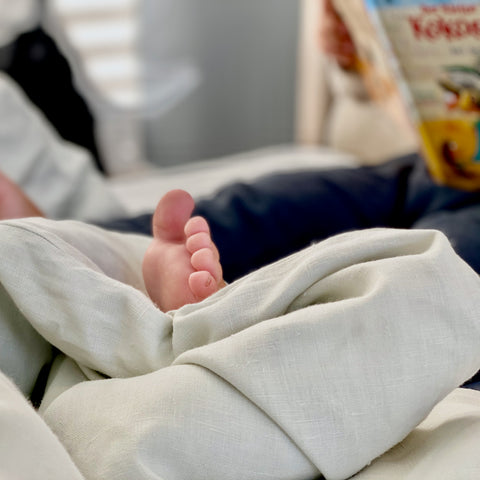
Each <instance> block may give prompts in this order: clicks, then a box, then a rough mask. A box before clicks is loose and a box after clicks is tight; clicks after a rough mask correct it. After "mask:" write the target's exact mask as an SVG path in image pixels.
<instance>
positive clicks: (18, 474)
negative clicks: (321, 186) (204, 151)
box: [0, 78, 480, 480]
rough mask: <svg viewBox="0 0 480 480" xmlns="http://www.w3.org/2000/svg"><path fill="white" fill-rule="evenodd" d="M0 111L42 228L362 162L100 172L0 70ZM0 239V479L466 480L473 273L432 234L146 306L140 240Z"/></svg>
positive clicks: (324, 248) (53, 235) (314, 157)
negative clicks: (166, 305)
mask: <svg viewBox="0 0 480 480" xmlns="http://www.w3.org/2000/svg"><path fill="white" fill-rule="evenodd" d="M0 101H1V102H2V105H3V106H4V108H3V110H2V111H3V113H4V114H5V115H6V116H7V117H8V118H9V120H10V121H9V122H7V123H0V127H1V129H0V136H1V135H4V137H3V139H5V138H15V136H16V135H17V134H18V131H19V129H20V131H21V136H20V138H23V139H24V141H23V142H20V143H16V144H12V143H8V142H5V141H1V142H0V148H3V149H4V151H2V158H3V159H4V160H3V162H4V163H3V166H2V168H5V169H9V172H10V174H11V176H12V177H13V178H14V179H15V180H17V181H18V182H19V183H20V184H21V185H22V186H23V187H24V188H26V189H27V191H29V193H30V194H31V196H32V197H33V198H34V200H35V201H36V202H37V203H39V204H40V206H41V207H42V208H43V210H44V211H45V213H47V214H48V216H50V217H53V218H57V219H62V218H69V217H70V218H72V217H74V218H77V219H79V220H90V219H94V220H102V219H105V218H109V217H110V216H112V215H125V214H137V213H142V212H144V211H146V210H151V209H152V208H153V205H154V204H155V202H156V201H157V199H158V197H159V196H160V195H161V193H163V192H164V191H165V190H166V189H170V188H186V189H188V190H190V191H192V193H193V194H194V195H195V196H203V195H209V194H210V193H212V192H213V191H214V190H215V189H216V188H218V187H219V186H221V185H223V184H224V183H228V182H230V181H232V180H238V179H242V180H244V181H249V180H251V179H253V178H256V176H258V175H262V174H264V173H267V172H270V171H272V170H273V167H274V168H275V169H277V170H278V169H280V170H288V169H292V168H294V169H298V168H324V167H325V166H331V165H333V164H334V165H342V166H344V167H345V168H349V167H352V166H354V165H356V164H357V163H356V161H357V160H356V159H357V157H356V156H352V155H350V154H345V153H343V152H342V151H339V150H338V149H335V148H331V147H317V146H314V147H305V146H301V147H298V146H275V147H272V148H269V149H266V150H260V151H255V152H249V153H247V154H242V155H240V156H233V157H229V158H223V159H219V160H212V161H208V162H202V163H199V164H195V165H190V166H189V167H188V168H187V167H177V168H170V169H158V170H155V172H152V171H147V172H140V173H139V174H138V176H137V177H136V178H133V177H130V178H116V179H111V180H109V181H108V182H105V180H104V179H102V178H101V177H99V176H98V174H96V173H95V172H92V170H91V168H90V167H89V161H88V158H86V157H85V154H84V152H81V151H79V150H78V149H75V148H72V147H71V146H67V145H65V144H62V143H61V142H59V141H58V138H56V137H55V135H54V134H53V132H51V131H50V130H49V129H48V128H46V126H45V125H43V124H42V121H41V119H40V118H39V117H38V115H37V114H35V112H32V111H31V110H30V109H25V105H24V99H23V98H22V97H21V95H20V94H19V92H18V91H16V89H15V88H12V86H11V85H9V84H8V81H3V80H2V79H1V78H0ZM25 125H27V126H28V128H26V127H25ZM17 137H18V135H17ZM67 160H68V161H67ZM239 165H241V167H239ZM33 166H34V167H35V168H33ZM247 166H248V168H246V167H247ZM39 179H40V180H41V181H39ZM45 182H49V184H50V185H63V186H64V187H62V188H59V189H51V190H48V191H47V193H48V194H46V193H45V192H46V190H45ZM140 193H141V194H140ZM0 230H1V232H0V239H1V240H0V255H1V258H2V262H1V263H0V285H1V286H0V305H1V308H0V370H1V372H0V390H1V393H0V426H1V428H0V477H1V478H9V479H10V478H12V479H13V478H15V479H31V478H48V479H66V478H68V479H82V478H83V479H88V480H94V479H95V480H96V479H98V480H100V479H102V480H104V479H107V478H108V479H128V480H147V479H148V480H150V479H165V480H174V479H182V480H183V479H192V480H193V479H195V480H197V479H205V480H206V479H208V480H215V479H219V480H228V479H232V480H240V479H242V480H247V479H252V480H261V479H276V480H286V479H289V480H290V479H291V480H313V479H316V478H326V479H332V480H340V479H346V478H355V479H357V480H374V479H378V478H382V479H383V478H388V479H389V480H396V479H398V480H404V479H409V478H410V479H422V480H429V479H432V480H433V479H435V480H437V479H439V478H461V479H472V480H473V479H477V478H479V476H480V460H479V458H478V438H480V392H478V391H475V390H472V389H465V388H458V387H459V385H461V384H462V383H463V382H465V381H466V380H467V379H468V378H470V377H471V376H472V375H473V374H474V373H475V372H476V371H477V370H478V368H479V366H480V350H479V348H478V345H479V343H480V342H479V340H480V338H479V337H480V324H479V320H478V319H479V318H480V315H479V313H480V312H479V310H480V307H479V305H478V291H479V288H480V281H479V279H478V276H477V275H476V274H475V273H474V272H473V271H472V270H471V269H470V268H469V267H468V266H467V265H466V264H465V263H464V262H463V261H462V260H460V259H459V257H458V256H457V255H456V254H455V253H454V252H453V250H452V249H451V247H450V245H449V244H448V242H447V241H446V239H445V238H444V237H443V235H441V234H440V233H438V232H435V231H423V230H418V231H399V230H396V231H395V232H393V231H391V230H383V229H378V230H368V231H363V232H354V233H350V234H345V235H342V236H339V237H335V238H333V239H330V240H327V241H325V242H322V243H320V244H317V245H313V246H312V247H310V248H308V249H306V250H304V251H301V252H299V253H297V254H295V255H294V256H292V257H288V258H286V259H284V260H282V261H280V262H278V263H275V264H272V265H270V266H268V267H265V268H263V269H261V270H258V271H256V272H254V273H252V274H250V275H249V276H247V277H244V278H242V279H240V280H238V281H237V282H234V283H232V284H230V285H228V286H227V287H226V288H225V289H222V290H221V291H220V292H218V293H217V294H215V295H214V296H212V297H210V298H208V299H207V300H205V301H203V302H201V303H199V304H196V305H187V306H185V307H182V308H181V309H179V310H177V311H171V312H161V311H159V310H158V309H157V308H156V307H155V306H154V305H153V303H152V302H151V301H150V300H149V299H148V297H147V295H146V294H145V287H144V285H143V280H142V276H141V271H140V265H141V259H142V256H143V253H144V251H145V249H146V248H147V245H148V243H149V241H150V240H149V238H147V237H143V236H136V235H126V234H119V233H115V232H107V231H105V230H102V229H99V228H96V227H94V226H92V225H90V224H87V223H83V222H82V221H72V220H63V221H53V220H45V219H26V220H15V221H4V222H1V223H0ZM26 397H27V398H29V399H30V403H29V402H27V400H25V398H26ZM32 404H33V405H34V406H35V408H32Z"/></svg>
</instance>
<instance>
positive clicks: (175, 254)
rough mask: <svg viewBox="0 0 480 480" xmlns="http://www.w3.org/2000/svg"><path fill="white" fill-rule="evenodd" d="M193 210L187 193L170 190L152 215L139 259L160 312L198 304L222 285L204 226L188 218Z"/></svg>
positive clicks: (214, 251) (216, 256)
mask: <svg viewBox="0 0 480 480" xmlns="http://www.w3.org/2000/svg"><path fill="white" fill-rule="evenodd" d="M193 208H194V201H193V198H192V197H191V196H190V194H188V193H187V192H185V191H183V190H172V191H170V192H168V193H167V194H166V195H165V196H164V197H163V198H162V199H161V200H160V202H159V203H158V205H157V208H156V210H155V213H154V215H153V225H152V226H153V237H154V239H153V242H152V243H151V245H150V246H149V248H148V249H147V252H146V253H145V257H144V259H143V278H144V281H145V286H146V288H147V292H148V294H149V295H150V298H151V299H152V300H153V301H154V302H155V303H156V305H157V306H158V307H159V308H160V309H161V310H163V311H168V310H174V309H177V308H180V307H181V306H183V305H185V304H187V303H196V302H199V301H200V300H203V299H204V298H207V297H208V296H210V295H212V294H213V293H215V292H216V291H217V290H219V289H220V288H222V287H223V286H224V285H225V282H224V281H223V278H222V267H221V265H220V258H219V254H218V250H217V248H216V247H215V245H214V244H213V242H212V239H211V237H210V230H209V228H208V224H207V222H206V220H205V219H204V218H202V217H193V218H190V215H191V214H192V211H193Z"/></svg>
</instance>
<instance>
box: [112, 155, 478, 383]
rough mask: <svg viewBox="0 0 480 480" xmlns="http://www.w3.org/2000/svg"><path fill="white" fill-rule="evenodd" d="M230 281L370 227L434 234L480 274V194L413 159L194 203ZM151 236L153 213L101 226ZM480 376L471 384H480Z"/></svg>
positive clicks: (276, 180) (262, 184)
mask: <svg viewBox="0 0 480 480" xmlns="http://www.w3.org/2000/svg"><path fill="white" fill-rule="evenodd" d="M194 214H196V215H203V216H204V217H205V218H206V219H207V220H208V222H209V224H210V228H211V232H212V237H213V240H214V241H215V243H216V245H217V247H218V249H219V251H220V258H221V262H222V267H223V271H224V277H225V279H226V280H227V281H228V282H231V281H233V280H235V279H236V278H239V277H241V276H242V275H245V274H246V273H248V272H250V271H252V270H255V269H257V268H259V267H261V266H263V265H265V264H267V263H271V262H273V261H275V260H277V259H279V258H281V257H284V256H285V255H288V254H290V253H293V252H295V251H297V250H299V249H302V248H304V247H305V246H307V245H309V244H311V243H312V242H314V241H320V240H323V239H325V238H327V237H330V236H333V235H336V234H338V233H342V232H346V231H349V230H359V229H366V228H372V227H390V228H434V229H437V230H440V231H442V232H443V233H445V234H446V236H447V237H448V238H449V239H450V242H451V243H452V245H453V247H454V248H455V250H456V251H457V253H458V254H459V255H460V256H461V257H462V258H463V259H464V260H466V261H467V262H468V263H469V264H470V266H471V267H472V268H473V269H474V270H476V271H477V272H479V273H480V192H472V193H470V192H464V191H460V190H455V189H452V188H448V187H442V186H439V185H437V184H435V183H434V182H433V181H432V180H431V178H430V176H429V175H428V172H427V171H426V168H425V166H424V163H423V161H422V160H421V159H420V158H419V157H418V156H417V155H410V156H406V157H402V158H398V159H395V160H392V161H390V162H388V163H386V164H383V165H381V166H375V167H362V168H354V169H346V168H339V169H332V170H323V171H322V170H315V171H309V172H296V173H282V174H277V175H269V176H266V177H264V178H261V179H259V180H257V181H256V182H254V183H253V184H243V183H236V184H232V185H229V186H227V187H225V188H223V189H222V190H220V191H219V192H217V194H216V195H215V196H214V197H212V198H211V199H205V200H200V201H198V202H197V206H196V208H195V212H194ZM103 226H104V227H106V228H112V229H116V230H120V231H130V232H132V231H133V232H137V233H144V234H147V235H150V234H151V215H149V214H147V215H142V216H140V217H137V218H133V219H122V220H118V221H116V222H110V223H108V224H104V225H103ZM478 382H480V372H479V373H477V374H476V375H475V376H474V377H473V378H472V379H471V380H470V381H469V382H467V383H466V386H468V385H480V383H478Z"/></svg>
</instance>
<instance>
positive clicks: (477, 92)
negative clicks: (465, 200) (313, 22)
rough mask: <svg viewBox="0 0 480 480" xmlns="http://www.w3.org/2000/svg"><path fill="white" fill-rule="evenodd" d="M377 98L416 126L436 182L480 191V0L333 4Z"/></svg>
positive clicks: (403, 123) (343, 0)
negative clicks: (350, 37)
mask: <svg viewBox="0 0 480 480" xmlns="http://www.w3.org/2000/svg"><path fill="white" fill-rule="evenodd" d="M334 5H335V8H336V9H337V11H338V13H339V14H340V15H341V16H342V18H343V19H344V21H345V23H346V25H347V28H348V29H349V31H350V33H351V36H352V39H353V41H354V43H355V46H356V48H357V52H358V62H357V63H358V71H359V72H360V74H361V75H362V76H363V78H364V80H365V84H366V87H367V89H368V91H369V92H370V94H371V96H372V98H373V99H374V100H376V101H377V102H379V104H380V105H382V106H383V107H384V108H385V109H387V110H388V111H389V113H390V114H391V115H392V116H394V117H395V118H396V120H397V121H398V125H399V128H413V129H414V130H415V133H416V134H417V136H418V138H419V144H420V146H421V153H422V156H423V158H424V159H425V161H426V164H427V166H428V169H429V171H430V173H431V175H432V177H433V178H434V179H435V180H436V181H437V182H438V183H440V184H443V185H447V186H451V187H455V188H460V189H465V190H476V189H480V0H461V1H455V0H451V1H448V0H422V1H418V0H334Z"/></svg>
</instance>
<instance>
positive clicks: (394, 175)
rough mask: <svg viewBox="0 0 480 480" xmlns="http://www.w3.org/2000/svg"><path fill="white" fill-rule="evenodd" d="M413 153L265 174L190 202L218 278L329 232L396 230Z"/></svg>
mask: <svg viewBox="0 0 480 480" xmlns="http://www.w3.org/2000/svg"><path fill="white" fill-rule="evenodd" d="M417 161H418V157H417V156H415V155H411V156H407V157H402V158H400V159H396V160H394V161H391V162H389V163H387V164H385V165H382V166H376V167H362V168H354V169H349V168H339V169H333V170H315V171H308V172H296V173H286V174H277V175H270V176H266V177H263V178H261V179H259V180H258V181H256V182H254V183H252V184H244V183H237V184H234V185H229V186H228V187H226V188H224V189H223V190H221V191H219V192H218V193H217V194H216V195H215V196H214V197H213V198H211V199H205V200H201V201H198V202H197V206H196V209H195V211H194V213H195V214H196V215H201V216H203V217H204V218H206V219H207V221H208V223H209V225H210V230H211V233H212V238H213V240H214V242H215V244H216V245H217V247H218V249H219V251H220V260H221V262H222V267H223V272H224V278H225V280H227V281H232V280H234V279H236V278H238V277H240V276H242V275H244V274H246V273H248V272H250V271H252V270H254V269H256V268H259V267H261V266H263V265H265V264H268V263H271V262H273V261H275V260H277V259H279V258H282V257H284V256H286V255H288V254H291V253H293V252H295V251H297V250H300V249H302V248H304V247H305V246H307V245H309V244H310V243H312V242H314V241H319V240H323V239H325V238H327V237H330V236H332V235H335V234H338V233H342V232H346V231H350V230H358V229H365V228H372V227H380V226H388V227H395V226H403V220H402V214H403V208H404V200H405V197H406V189H407V185H408V178H409V176H410V174H411V172H412V169H413V166H414V164H415V163H416V162H417Z"/></svg>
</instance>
